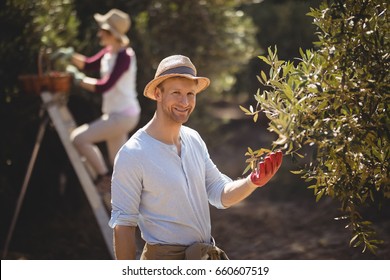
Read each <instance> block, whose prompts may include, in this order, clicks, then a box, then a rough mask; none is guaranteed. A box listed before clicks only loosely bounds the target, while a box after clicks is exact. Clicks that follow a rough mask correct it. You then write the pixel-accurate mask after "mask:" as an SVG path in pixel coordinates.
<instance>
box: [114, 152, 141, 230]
mask: <svg viewBox="0 0 390 280" xmlns="http://www.w3.org/2000/svg"><path fill="white" fill-rule="evenodd" d="M139 163H140V161H139V160H138V159H137V156H136V155H135V153H130V152H129V150H128V149H127V148H126V146H123V148H122V149H121V150H120V151H119V152H118V154H117V157H116V159H115V164H114V172H113V175H112V183H111V196H112V198H111V199H112V211H111V219H110V222H109V226H110V227H111V228H114V227H115V226H117V225H124V226H137V223H138V217H139V204H140V200H141V192H142V181H141V180H142V179H141V178H142V176H141V174H142V173H141V172H142V167H141V166H140V165H139Z"/></svg>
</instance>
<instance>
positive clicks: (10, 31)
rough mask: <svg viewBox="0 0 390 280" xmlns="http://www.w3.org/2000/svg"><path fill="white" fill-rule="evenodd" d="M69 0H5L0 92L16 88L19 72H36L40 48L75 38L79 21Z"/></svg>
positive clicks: (0, 51)
mask: <svg viewBox="0 0 390 280" xmlns="http://www.w3.org/2000/svg"><path fill="white" fill-rule="evenodd" d="M72 2H73V1H72V0H41V1H26V0H7V1H6V2H5V3H4V4H3V5H4V7H3V8H2V9H1V11H0V19H1V21H4V22H5V23H6V24H5V25H4V26H7V32H6V37H3V38H2V39H1V42H0V46H1V47H0V57H1V60H2V61H1V62H2V63H1V64H2V65H6V67H3V68H2V70H1V72H0V76H1V79H2V84H1V86H0V90H1V91H2V92H6V93H8V94H12V93H14V92H15V91H16V89H17V88H16V85H17V76H18V75H19V74H21V73H36V72H37V58H38V53H39V50H40V49H41V48H46V49H55V48H57V47H59V46H62V45H66V44H69V43H70V42H74V39H75V37H76V34H77V27H78V22H77V19H76V16H75V13H74V11H73V6H72V5H73V4H72ZM21 66H22V67H21ZM3 81H4V82H3Z"/></svg>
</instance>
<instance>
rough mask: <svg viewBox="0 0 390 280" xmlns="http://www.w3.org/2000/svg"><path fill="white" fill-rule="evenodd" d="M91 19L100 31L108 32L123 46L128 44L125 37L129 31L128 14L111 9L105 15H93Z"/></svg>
mask: <svg viewBox="0 0 390 280" xmlns="http://www.w3.org/2000/svg"><path fill="white" fill-rule="evenodd" d="M93 17H94V18H95V20H96V22H97V23H98V24H99V26H100V28H101V29H103V30H107V31H110V32H111V34H113V35H114V36H115V37H116V38H118V39H120V40H121V41H122V43H123V44H124V45H128V44H129V42H130V40H129V38H128V37H127V36H126V32H127V31H129V29H130V26H131V19H130V16H129V15H128V14H126V13H124V12H122V11H121V10H118V9H112V10H110V11H109V12H108V13H106V14H105V15H101V14H95V15H94V16H93Z"/></svg>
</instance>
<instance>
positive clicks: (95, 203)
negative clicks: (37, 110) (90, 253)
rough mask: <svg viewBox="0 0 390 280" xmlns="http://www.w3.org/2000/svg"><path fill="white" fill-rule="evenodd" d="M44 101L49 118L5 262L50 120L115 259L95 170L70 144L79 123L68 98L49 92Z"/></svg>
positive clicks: (39, 141) (44, 96) (37, 143)
mask: <svg viewBox="0 0 390 280" xmlns="http://www.w3.org/2000/svg"><path fill="white" fill-rule="evenodd" d="M40 96H41V98H42V101H43V107H42V108H43V110H44V111H46V112H47V115H48V117H46V118H45V119H43V121H42V123H41V125H40V128H39V131H38V135H37V141H36V143H35V147H34V150H33V153H32V156H31V159H30V163H29V166H28V168H27V174H26V177H25V180H24V183H23V186H22V189H21V192H20V195H19V199H18V202H17V206H16V210H15V214H14V217H13V220H12V223H11V227H10V230H9V233H8V236H7V240H6V244H5V248H4V251H3V259H5V256H6V254H7V251H8V246H9V243H10V240H11V237H12V234H13V230H14V227H15V224H16V220H17V218H18V215H19V212H20V208H21V206H22V203H23V199H24V195H25V193H26V189H27V185H28V181H29V178H30V176H31V173H32V169H33V166H34V163H35V159H36V157H37V154H38V150H39V147H40V143H41V141H42V138H43V134H44V131H45V127H46V125H47V123H48V122H49V121H51V123H52V124H53V126H54V127H55V129H56V131H57V133H58V135H59V138H60V139H61V142H62V145H63V146H64V148H65V151H66V153H67V155H68V157H69V160H70V162H71V163H72V166H73V168H74V170H75V172H76V175H77V177H78V179H79V181H80V184H81V186H82V188H83V190H84V193H85V195H86V197H87V199H88V202H89V204H90V206H91V209H92V211H93V213H94V216H95V218H96V221H97V223H98V226H99V228H100V231H101V233H102V235H103V238H104V241H105V243H106V246H107V249H108V251H109V253H110V255H111V257H112V258H114V251H113V243H112V241H113V233H112V229H111V228H110V227H109V226H108V222H109V219H110V217H109V213H108V212H107V210H106V208H105V206H104V203H103V201H102V199H101V197H100V195H99V193H98V191H97V189H96V187H95V185H94V183H93V179H92V178H94V177H95V176H96V174H95V173H94V171H93V169H92V168H90V167H89V166H88V164H87V163H86V162H85V161H83V159H82V158H81V157H80V155H79V153H78V152H77V150H76V149H75V147H74V146H73V144H72V142H71V141H70V133H71V132H72V130H73V129H74V128H76V123H75V121H74V119H73V116H72V114H71V113H70V111H69V109H68V107H67V106H66V101H67V100H66V98H64V95H63V94H61V93H54V94H53V93H51V92H48V91H44V92H42V93H41V95H40Z"/></svg>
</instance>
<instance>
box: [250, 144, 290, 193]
mask: <svg viewBox="0 0 390 280" xmlns="http://www.w3.org/2000/svg"><path fill="white" fill-rule="evenodd" d="M282 160H283V154H282V152H281V151H277V152H276V153H271V154H270V155H269V156H266V157H265V159H264V161H262V162H259V164H258V166H257V168H256V169H254V170H253V171H252V174H251V175H250V179H251V181H252V183H253V184H255V185H257V186H258V187H262V186H264V185H265V184H267V182H268V181H269V180H271V178H272V177H273V176H274V175H275V173H276V171H278V169H279V167H280V165H281V164H282Z"/></svg>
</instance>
